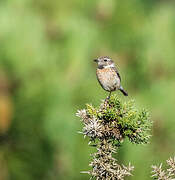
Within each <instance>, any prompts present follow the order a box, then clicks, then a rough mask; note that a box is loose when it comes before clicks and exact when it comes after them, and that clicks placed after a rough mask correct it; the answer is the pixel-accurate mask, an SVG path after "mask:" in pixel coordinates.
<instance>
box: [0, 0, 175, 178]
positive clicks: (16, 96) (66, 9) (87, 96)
mask: <svg viewBox="0 0 175 180" xmlns="http://www.w3.org/2000/svg"><path fill="white" fill-rule="evenodd" d="M101 55H108V56H110V57H112V58H113V59H114V60H115V62H116V64H117V67H118V68H119V70H120V74H121V76H122V82H123V83H122V84H123V86H124V87H125V89H127V91H128V92H129V97H127V98H126V97H123V96H122V95H121V94H120V92H116V93H117V94H118V95H119V96H120V97H121V98H122V99H123V100H128V99H131V98H132V99H135V101H136V104H137V106H138V108H143V107H145V108H147V109H149V110H150V112H151V119H152V120H153V121H154V127H153V131H152V134H153V137H152V138H151V143H150V144H148V145H133V144H130V143H129V142H127V141H126V142H124V144H123V147H122V148H121V149H120V151H119V152H118V154H117V159H118V160H119V162H121V163H124V164H128V163H129V162H131V163H132V164H133V165H134V166H135V171H134V173H133V175H134V176H133V177H130V178H128V179H132V180H140V179H142V180H148V179H150V171H151V167H150V166H151V165H152V164H158V163H160V162H162V161H165V160H166V159H168V158H169V157H170V156H173V155H174V154H175V2H174V1H172V0H166V1H163V0H154V1H153V0H142V1H140V0H132V1H131V0H125V1H123V0H93V1H90V0H89V1H82V0H69V1H61V0H37V1H34V0H1V1H0V180H38V179H43V180H45V179H47V180H56V179H59V180H82V179H83V180H86V179H89V176H88V175H85V174H81V173H80V171H84V170H88V169H90V167H88V164H89V161H90V156H89V154H90V153H91V152H92V151H94V150H93V148H92V147H89V146H88V145H87V143H88V140H87V139H83V136H82V135H81V134H78V133H77V132H78V131H81V128H82V125H81V122H80V121H79V119H78V118H77V117H75V113H76V111H77V109H81V108H83V107H85V104H86V103H92V104H93V105H95V106H98V105H99V103H100V102H101V99H103V98H105V97H106V96H107V93H106V92H105V91H103V90H102V88H101V87H100V86H99V84H98V82H97V80H96V75H95V68H96V66H95V64H94V63H93V61H92V60H93V59H94V58H96V57H98V56H101Z"/></svg>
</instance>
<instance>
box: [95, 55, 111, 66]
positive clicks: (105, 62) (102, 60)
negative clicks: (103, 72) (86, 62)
mask: <svg viewBox="0 0 175 180" xmlns="http://www.w3.org/2000/svg"><path fill="white" fill-rule="evenodd" d="M94 61H95V62H96V63H97V65H98V68H100V69H103V68H108V67H114V62H113V60H112V59H111V58H109V57H108V56H103V57H99V58H97V59H94Z"/></svg>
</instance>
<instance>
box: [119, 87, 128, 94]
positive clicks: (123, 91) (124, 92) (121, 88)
mask: <svg viewBox="0 0 175 180" xmlns="http://www.w3.org/2000/svg"><path fill="white" fill-rule="evenodd" d="M119 90H120V91H121V92H122V93H123V95H124V96H128V93H127V92H126V91H125V90H124V89H123V87H122V86H120V88H119Z"/></svg>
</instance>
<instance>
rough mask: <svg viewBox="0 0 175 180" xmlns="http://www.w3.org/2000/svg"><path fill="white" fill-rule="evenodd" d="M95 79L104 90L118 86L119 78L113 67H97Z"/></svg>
mask: <svg viewBox="0 0 175 180" xmlns="http://www.w3.org/2000/svg"><path fill="white" fill-rule="evenodd" d="M96 74H97V79H98V81H99V83H100V84H101V86H102V87H103V89H105V90H106V91H115V90H117V89H118V88H119V87H120V78H119V77H118V75H117V73H116V71H115V70H114V69H113V68H103V69H99V68H97V71H96Z"/></svg>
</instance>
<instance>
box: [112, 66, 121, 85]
mask: <svg viewBox="0 0 175 180" xmlns="http://www.w3.org/2000/svg"><path fill="white" fill-rule="evenodd" d="M112 69H113V70H114V71H115V72H116V74H117V76H118V77H119V79H120V82H121V77H120V74H119V72H118V70H117V68H116V67H112Z"/></svg>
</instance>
